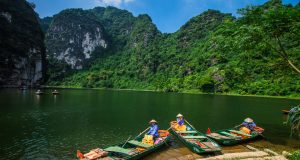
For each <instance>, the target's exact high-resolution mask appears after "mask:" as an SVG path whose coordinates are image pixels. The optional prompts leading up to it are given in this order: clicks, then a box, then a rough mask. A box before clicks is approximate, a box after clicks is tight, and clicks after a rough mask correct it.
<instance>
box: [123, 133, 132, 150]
mask: <svg viewBox="0 0 300 160" xmlns="http://www.w3.org/2000/svg"><path fill="white" fill-rule="evenodd" d="M130 138H131V135H130V136H129V137H128V139H127V140H126V141H125V143H124V144H123V146H122V148H123V147H124V146H125V144H126V143H127V142H128V141H129V140H130Z"/></svg>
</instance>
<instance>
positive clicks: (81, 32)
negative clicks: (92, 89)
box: [45, 9, 108, 69]
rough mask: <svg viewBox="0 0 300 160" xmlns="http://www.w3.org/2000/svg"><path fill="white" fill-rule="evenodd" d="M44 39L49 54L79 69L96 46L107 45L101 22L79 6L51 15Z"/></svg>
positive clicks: (90, 57)
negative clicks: (52, 17)
mask: <svg viewBox="0 0 300 160" xmlns="http://www.w3.org/2000/svg"><path fill="white" fill-rule="evenodd" d="M45 42H46V46H47V55H48V57H49V58H55V59H57V60H59V61H61V62H63V63H67V64H68V65H69V66H70V67H71V68H72V69H82V68H83V67H84V66H85V64H86V63H87V62H88V61H89V60H90V59H92V58H93V56H94V55H93V54H92V53H93V52H94V51H95V50H96V49H97V48H101V49H106V48H107V46H108V42H107V39H106V36H105V32H104V29H103V27H102V25H101V23H100V22H99V21H97V20H96V17H95V16H94V15H93V14H90V13H89V12H85V11H83V10H80V9H70V10H65V11H62V12H61V13H59V14H58V15H56V16H54V19H53V21H52V23H51V25H50V27H49V29H48V31H47V33H46V40H45ZM99 54H101V53H99Z"/></svg>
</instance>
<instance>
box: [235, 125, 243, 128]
mask: <svg viewBox="0 0 300 160" xmlns="http://www.w3.org/2000/svg"><path fill="white" fill-rule="evenodd" d="M241 125H243V124H239V125H237V126H234V127H233V128H238V127H240V126H241Z"/></svg>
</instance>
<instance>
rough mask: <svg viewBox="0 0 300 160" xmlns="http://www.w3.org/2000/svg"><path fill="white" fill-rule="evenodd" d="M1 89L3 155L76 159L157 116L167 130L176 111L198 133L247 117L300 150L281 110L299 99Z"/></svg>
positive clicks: (274, 140)
mask: <svg viewBox="0 0 300 160" xmlns="http://www.w3.org/2000/svg"><path fill="white" fill-rule="evenodd" d="M50 92H51V91H50V90H47V91H46V94H45V95H41V96H37V95H35V94H34V91H30V90H28V91H19V90H13V89H5V90H0V125H1V132H0V139H1V142H0V155H1V157H0V159H74V158H75V155H76V150H77V149H81V150H82V151H88V150H89V149H92V148H95V147H105V146H107V145H111V144H115V143H118V142H120V141H125V140H126V139H127V138H128V136H129V135H136V134H138V133H139V132H140V131H141V130H144V128H146V127H147V122H148V121H149V120H150V119H152V118H154V119H156V120H157V121H158V122H159V125H160V128H162V129H163V128H168V127H169V126H168V124H169V121H170V120H172V119H174V117H175V115H176V114H177V113H179V112H180V113H182V114H183V115H185V117H186V119H187V120H188V121H189V122H190V123H192V124H193V125H194V126H195V127H196V128H197V129H199V130H200V131H205V130H206V129H207V127H210V128H211V129H212V130H215V129H223V128H228V127H232V126H234V125H236V124H238V123H240V122H242V120H243V119H244V118H245V117H251V118H253V119H254V120H255V121H256V123H257V124H258V125H260V126H262V127H264V128H265V129H266V131H265V136H266V137H267V138H268V141H270V142H271V143H273V144H280V145H286V146H290V147H292V148H300V143H299V142H300V141H299V140H297V139H290V138H288V137H289V131H288V128H287V127H285V126H283V125H282V122H283V121H284V120H285V118H286V117H285V116H284V115H282V113H281V109H286V108H287V106H291V105H297V104H300V101H299V100H290V99H273V98H257V97H237V96H214V95H192V94H175V93H155V92H133V91H104V90H60V92H61V94H60V95H58V96H53V95H52V94H50Z"/></svg>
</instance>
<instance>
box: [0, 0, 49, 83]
mask: <svg viewBox="0 0 300 160" xmlns="http://www.w3.org/2000/svg"><path fill="white" fill-rule="evenodd" d="M0 24H1V25H0V86H18V85H21V84H26V85H35V84H39V83H41V82H42V81H43V78H44V75H45V67H44V66H45V47H44V43H43V41H44V35H43V32H42V30H41V28H40V26H39V22H38V16H37V15H36V13H35V12H34V10H33V6H32V5H31V4H30V3H28V2H26V1H25V0H1V1H0Z"/></svg>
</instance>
